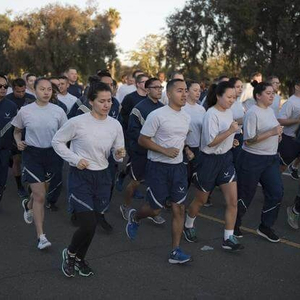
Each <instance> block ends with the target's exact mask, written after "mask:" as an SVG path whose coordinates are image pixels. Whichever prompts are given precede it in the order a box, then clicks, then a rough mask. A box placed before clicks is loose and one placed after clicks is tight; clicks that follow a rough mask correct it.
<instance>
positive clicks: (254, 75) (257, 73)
mask: <svg viewBox="0 0 300 300" xmlns="http://www.w3.org/2000/svg"><path fill="white" fill-rule="evenodd" d="M257 76H262V74H261V73H260V72H254V73H252V74H251V79H253V78H254V77H257Z"/></svg>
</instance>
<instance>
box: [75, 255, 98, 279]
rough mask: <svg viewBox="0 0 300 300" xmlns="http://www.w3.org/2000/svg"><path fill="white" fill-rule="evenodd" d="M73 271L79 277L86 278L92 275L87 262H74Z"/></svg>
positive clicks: (92, 272)
mask: <svg viewBox="0 0 300 300" xmlns="http://www.w3.org/2000/svg"><path fill="white" fill-rule="evenodd" d="M75 270H76V271H77V272H78V274H79V275H80V276H84V277H88V276H91V275H94V271H93V270H92V269H91V268H90V267H89V264H88V262H86V261H85V260H83V259H82V260H78V259H77V258H76V260H75Z"/></svg>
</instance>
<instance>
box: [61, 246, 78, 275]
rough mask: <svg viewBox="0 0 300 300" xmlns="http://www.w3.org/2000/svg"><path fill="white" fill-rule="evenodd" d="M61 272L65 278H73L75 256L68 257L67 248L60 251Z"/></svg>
mask: <svg viewBox="0 0 300 300" xmlns="http://www.w3.org/2000/svg"><path fill="white" fill-rule="evenodd" d="M61 270H62V272H63V273H64V274H65V276H67V277H74V276H75V256H74V257H73V256H70V255H69V254H68V249H67V248H65V249H64V250H63V251H62V264H61Z"/></svg>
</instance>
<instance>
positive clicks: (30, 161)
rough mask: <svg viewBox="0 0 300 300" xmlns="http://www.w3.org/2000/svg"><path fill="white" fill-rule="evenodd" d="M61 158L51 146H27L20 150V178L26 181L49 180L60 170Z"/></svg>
mask: <svg viewBox="0 0 300 300" xmlns="http://www.w3.org/2000/svg"><path fill="white" fill-rule="evenodd" d="M62 164H63V160H62V158H61V157H60V156H58V155H57V154H56V152H55V151H54V150H53V148H37V147H32V146H27V147H26V148H25V150H24V151H23V152H22V180H23V181H25V182H28V183H37V182H50V181H51V180H52V179H53V178H54V176H55V174H57V173H59V172H61V168H62Z"/></svg>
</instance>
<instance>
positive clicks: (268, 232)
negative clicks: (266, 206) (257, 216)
mask: <svg viewBox="0 0 300 300" xmlns="http://www.w3.org/2000/svg"><path fill="white" fill-rule="evenodd" d="M256 232H257V233H258V234H259V235H260V236H262V237H264V238H265V239H267V240H268V241H270V242H272V243H278V242H280V238H279V237H278V236H277V235H276V234H275V232H274V230H273V229H271V228H269V227H264V226H262V225H259V227H258V229H257V230H256Z"/></svg>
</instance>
